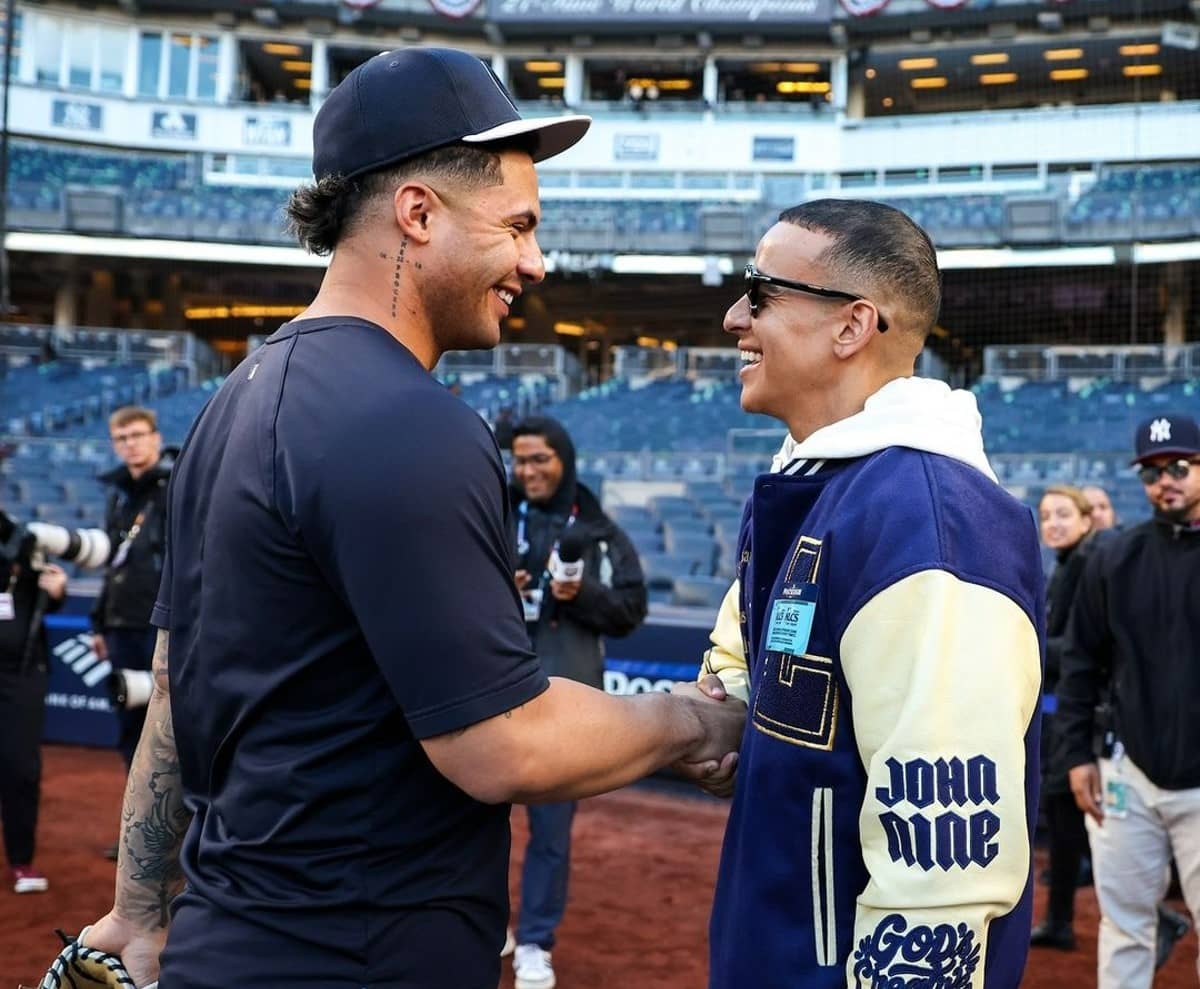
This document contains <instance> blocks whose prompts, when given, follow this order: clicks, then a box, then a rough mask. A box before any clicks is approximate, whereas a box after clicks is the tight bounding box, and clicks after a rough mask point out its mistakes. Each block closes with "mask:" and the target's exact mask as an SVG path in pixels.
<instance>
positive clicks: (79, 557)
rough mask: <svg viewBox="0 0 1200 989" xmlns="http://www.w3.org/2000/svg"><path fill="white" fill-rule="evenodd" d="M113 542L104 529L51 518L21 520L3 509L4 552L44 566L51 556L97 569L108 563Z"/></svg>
mask: <svg viewBox="0 0 1200 989" xmlns="http://www.w3.org/2000/svg"><path fill="white" fill-rule="evenodd" d="M111 550H112V546H111V544H110V543H109V540H108V533H107V532H105V531H104V530H103V529H68V528H66V527H65V526H61V525H52V524H51V523H49V522H26V523H24V524H22V523H20V522H18V521H17V520H16V519H14V518H13V517H12V516H11V515H8V514H7V513H5V512H3V511H0V556H3V557H4V558H5V559H8V560H14V561H15V560H19V559H22V558H24V559H28V561H29V565H30V566H31V567H32V568H33V569H34V570H41V569H42V567H44V566H45V564H46V557H47V556H56V557H58V558H59V559H60V560H66V561H67V562H68V563H74V564H75V565H76V566H79V567H83V568H84V569H85V570H97V569H99V568H100V567H102V566H104V565H105V564H106V563H108V556H109V553H110V552H111Z"/></svg>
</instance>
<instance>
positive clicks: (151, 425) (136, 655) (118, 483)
mask: <svg viewBox="0 0 1200 989" xmlns="http://www.w3.org/2000/svg"><path fill="white" fill-rule="evenodd" d="M108 429H109V435H110V436H111V438H112V444H113V450H114V452H115V453H116V455H117V456H118V457H119V458H120V460H121V466H120V467H117V468H116V469H114V470H111V471H109V472H108V473H107V474H102V475H101V476H100V481H101V483H103V484H105V485H106V486H107V487H108V488H109V493H108V501H107V504H106V508H105V516H104V528H105V529H106V530H107V532H108V538H109V540H110V542H111V544H112V549H111V553H110V556H109V559H108V569H107V570H106V571H105V574H104V586H103V588H102V589H101V591H100V596H99V597H98V598H97V599H96V604H95V607H94V608H93V609H92V629H93V631H94V633H95V634H94V637H93V639H92V644H93V648H94V649H95V650H96V655H97V656H99V657H100V659H102V660H103V659H107V660H108V661H109V662H110V663H112V666H113V669H114V670H115V671H116V672H115V673H114V680H113V695H114V701H116V705H117V708H118V710H117V716H118V719H119V721H120V736H119V739H118V742H117V747H118V748H119V749H120V750H121V757H122V758H123V759H124V760H125V767H126V769H128V768H129V764H130V762H131V761H132V759H133V753H134V750H135V749H136V748H137V743H138V739H139V738H140V737H141V734H142V724H143V722H144V721H145V718H146V707H145V705H146V701H147V700H148V699H149V696H150V689H149V686H150V672H149V671H150V660H151V658H152V657H153V655H154V640H155V635H156V630H155V629H154V628H153V627H151V625H150V612H151V611H152V610H153V608H154V600H155V597H156V596H157V595H158V584H159V581H160V580H161V578H162V565H163V552H164V550H165V548H166V541H167V539H166V505H167V481H168V480H169V478H170V473H171V468H170V463H169V462H168V461H166V460H164V458H163V455H162V454H163V449H162V436H161V435H160V434H159V432H158V418H157V416H155V414H154V412H153V411H151V410H150V409H145V408H141V407H139V406H134V405H129V406H125V407H123V408H120V409H117V410H116V411H115V412H114V413H113V414H112V415H111V416H109V420H108ZM139 674H141V675H139ZM139 687H140V688H141V689H139ZM106 855H107V857H108V858H111V859H114V860H115V859H116V857H117V849H116V846H113V847H112V848H109V849H108V850H107V852H106Z"/></svg>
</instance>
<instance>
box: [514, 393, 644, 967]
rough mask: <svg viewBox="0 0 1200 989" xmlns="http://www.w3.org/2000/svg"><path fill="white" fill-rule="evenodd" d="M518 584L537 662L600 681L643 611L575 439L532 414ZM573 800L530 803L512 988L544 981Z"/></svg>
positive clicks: (523, 448)
mask: <svg viewBox="0 0 1200 989" xmlns="http://www.w3.org/2000/svg"><path fill="white" fill-rule="evenodd" d="M512 465H513V468H512V470H513V481H514V484H513V487H512V489H511V497H512V504H513V515H514V518H515V519H516V525H517V531H516V558H515V559H516V567H517V570H516V574H515V578H516V583H517V589H518V590H519V591H520V592H521V601H522V604H523V606H524V609H525V627H526V628H527V629H528V630H529V638H530V641H531V643H532V645H533V651H534V653H535V654H536V655H537V658H538V662H539V663H540V664H541V666H542V669H544V670H545V671H546V673H547V674H549V675H550V676H562V677H569V678H570V679H572V680H577V681H579V682H581V683H586V684H588V685H589V686H592V687H597V688H600V687H603V684H604V644H603V642H602V641H601V637H602V636H605V635H611V636H619V635H628V634H629V633H630V632H632V631H633V630H634V629H635V628H636V627H637V626H638V625H639V624H641V622H642V619H643V618H645V617H646V585H645V582H644V581H643V579H642V568H641V564H640V563H639V562H638V557H637V551H636V550H635V549H634V547H633V544H632V543H631V542H630V541H629V537H628V536H626V535H625V533H624V532H622V531H621V529H620V527H619V526H618V525H617V524H616V523H615V522H614V521H613V520H612V519H610V518H609V517H608V516H607V515H605V514H604V510H603V509H602V508H601V507H600V502H599V500H598V499H597V498H596V496H595V495H594V494H592V492H591V491H589V490H588V489H587V488H586V487H584V486H583V485H582V484H579V483H578V482H577V481H576V479H575V446H574V444H573V443H572V442H571V438H570V436H568V435H567V431H566V430H565V429H564V428H563V426H562V424H561V423H559V422H557V421H556V420H554V419H551V418H549V417H546V416H533V417H530V418H528V419H525V420H524V421H523V422H520V423H518V424H517V425H516V426H515V427H513V438H512ZM575 806H576V805H575V801H573V800H572V801H564V802H560V803H547V804H540V805H530V806H529V807H527V808H526V809H527V811H528V813H529V844H528V845H527V846H526V849H525V865H524V869H523V871H522V874H521V911H520V914H519V915H518V919H517V934H516V945H515V948H516V956H515V957H514V959H513V965H514V971H515V975H516V983H515V984H516V989H552V987H553V986H554V969H553V968H552V966H551V963H550V949H551V948H552V947H553V946H554V935H555V930H556V929H557V928H558V925H559V923H560V922H561V921H562V918H563V914H564V913H565V911H566V909H567V879H568V873H569V872H570V867H571V822H572V820H573V819H574V816H575Z"/></svg>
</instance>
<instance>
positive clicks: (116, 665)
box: [104, 625, 158, 770]
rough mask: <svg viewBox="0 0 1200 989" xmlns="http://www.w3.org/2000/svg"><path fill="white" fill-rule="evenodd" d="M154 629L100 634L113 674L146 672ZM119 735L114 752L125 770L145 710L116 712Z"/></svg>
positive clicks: (114, 631)
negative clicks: (102, 636)
mask: <svg viewBox="0 0 1200 989" xmlns="http://www.w3.org/2000/svg"><path fill="white" fill-rule="evenodd" d="M157 639H158V629H156V628H155V627H154V626H152V625H143V626H142V627H140V628H109V629H105V630H104V644H105V645H106V646H108V661H109V662H110V663H112V666H113V669H114V670H149V669H150V665H151V661H152V660H153V659H154V643H155V642H156V641H157ZM117 720H118V721H119V722H120V725H121V733H120V736H119V737H118V739H117V748H118V749H120V750H121V758H122V759H124V760H125V769H126V770H128V769H129V766H130V763H132V762H133V753H134V752H136V751H137V744H138V739H139V738H141V737H142V725H144V724H145V723H146V708H145V707H135V708H132V709H129V710H125V711H118V712H117Z"/></svg>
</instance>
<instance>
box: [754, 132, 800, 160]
mask: <svg viewBox="0 0 1200 989" xmlns="http://www.w3.org/2000/svg"><path fill="white" fill-rule="evenodd" d="M795 157H796V139H795V138H794V137H756V138H755V139H754V160H755V161H792V160H793V159H795Z"/></svg>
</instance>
